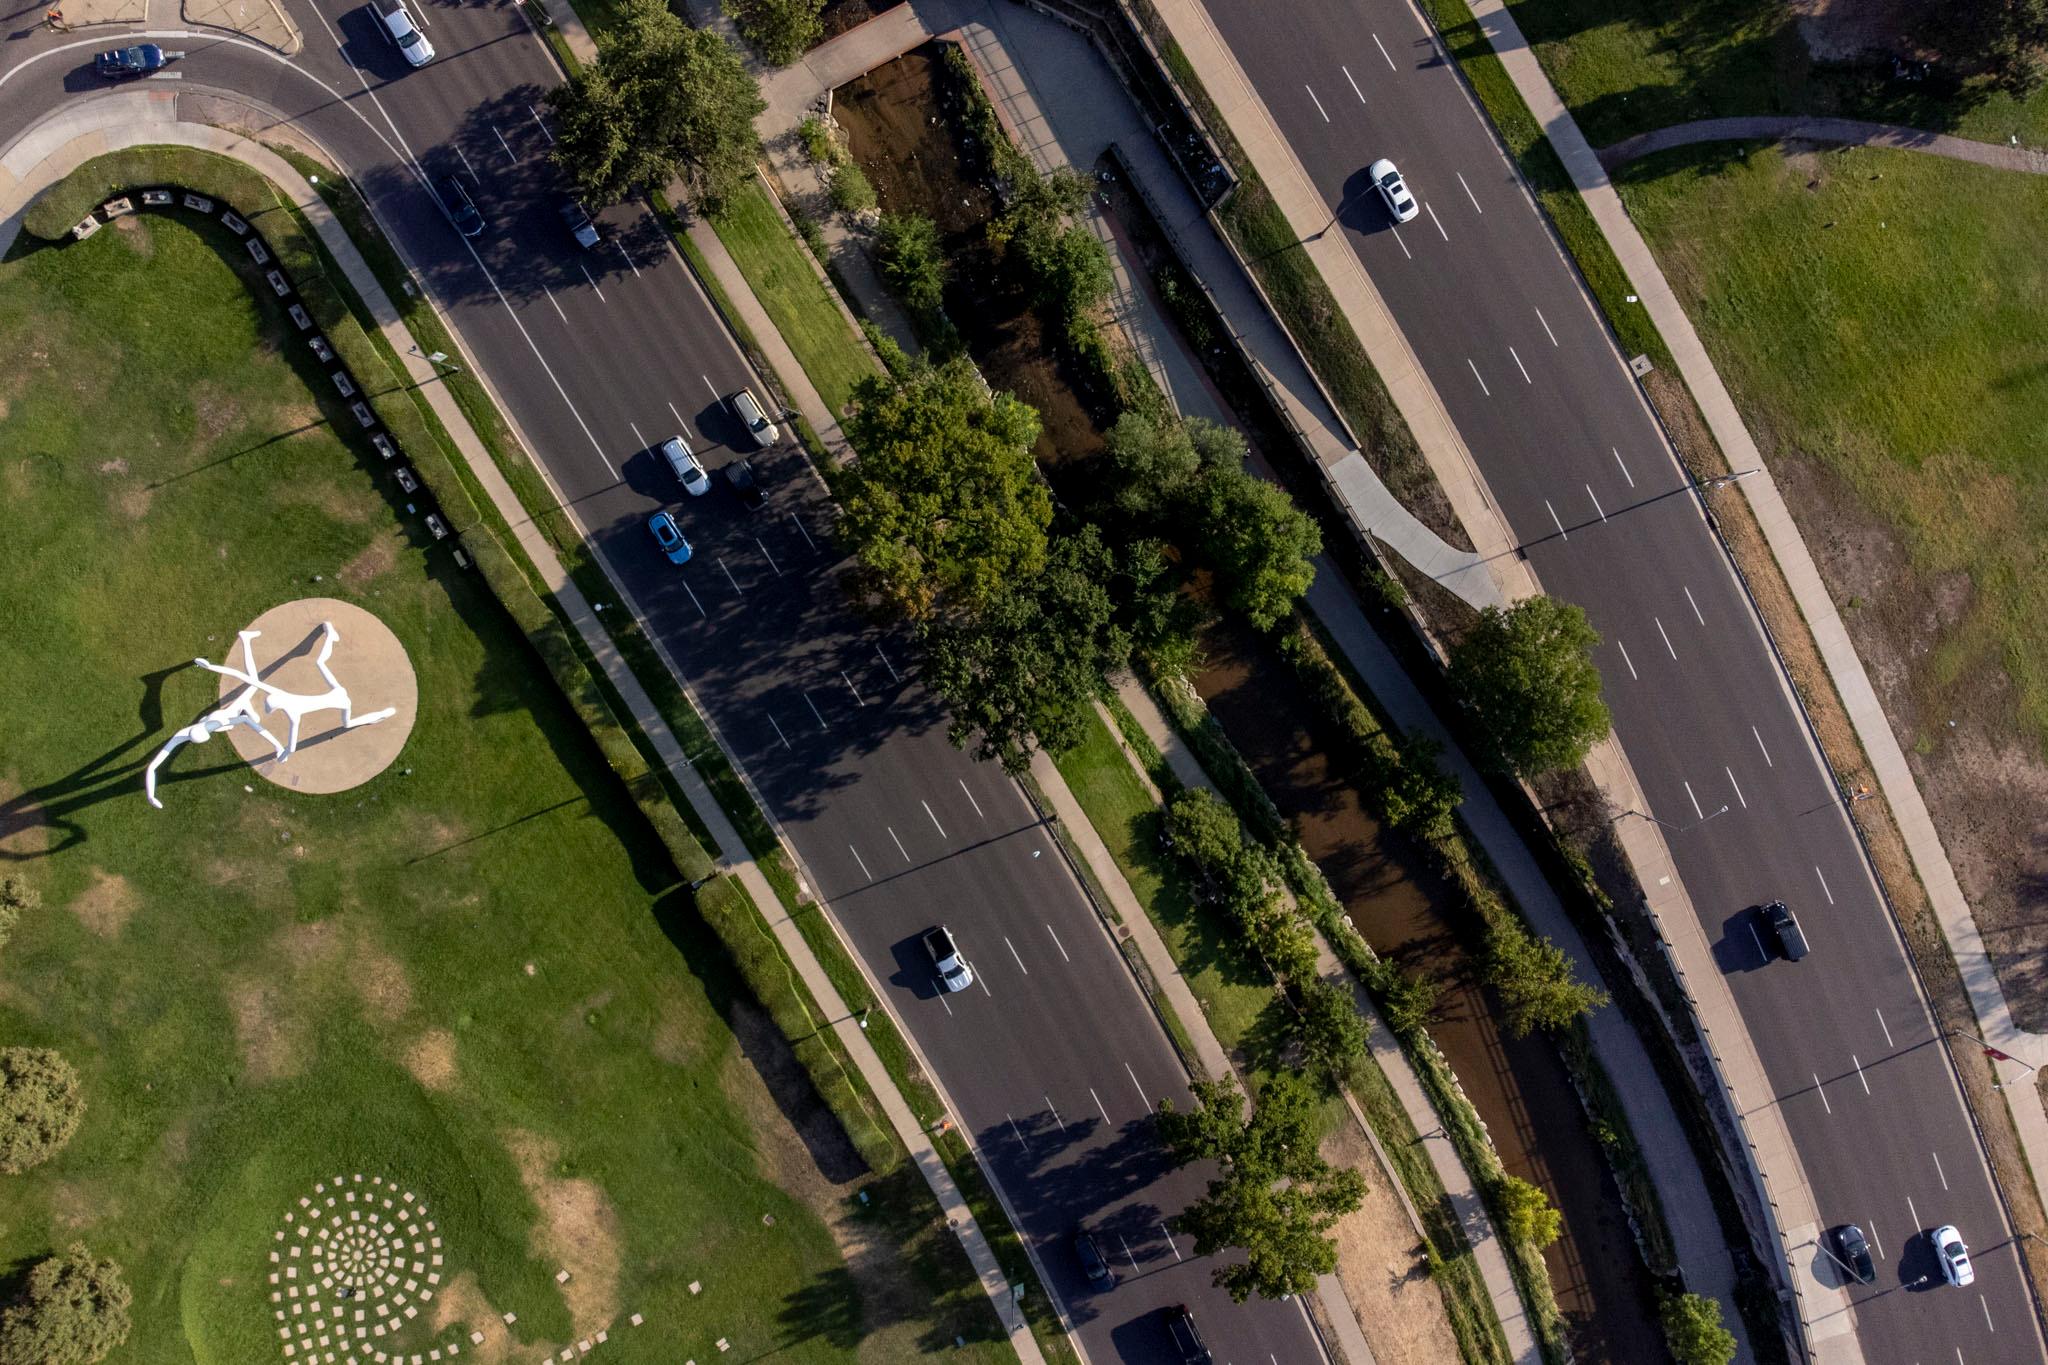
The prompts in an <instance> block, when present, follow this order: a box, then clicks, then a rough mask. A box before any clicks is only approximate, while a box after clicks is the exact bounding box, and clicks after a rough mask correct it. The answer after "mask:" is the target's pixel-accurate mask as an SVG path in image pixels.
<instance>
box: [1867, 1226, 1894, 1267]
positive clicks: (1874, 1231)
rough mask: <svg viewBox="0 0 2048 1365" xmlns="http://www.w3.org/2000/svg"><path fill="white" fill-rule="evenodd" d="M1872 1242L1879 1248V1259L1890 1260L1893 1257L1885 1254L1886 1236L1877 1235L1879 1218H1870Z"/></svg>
mask: <svg viewBox="0 0 2048 1365" xmlns="http://www.w3.org/2000/svg"><path fill="white" fill-rule="evenodd" d="M1870 1244H1871V1245H1872V1246H1874V1247H1876V1248H1877V1259H1878V1260H1880V1261H1888V1260H1890V1259H1891V1257H1889V1256H1887V1255H1885V1254H1884V1238H1882V1237H1880V1236H1878V1235H1877V1220H1876V1219H1875V1218H1873V1219H1871V1220H1870Z"/></svg>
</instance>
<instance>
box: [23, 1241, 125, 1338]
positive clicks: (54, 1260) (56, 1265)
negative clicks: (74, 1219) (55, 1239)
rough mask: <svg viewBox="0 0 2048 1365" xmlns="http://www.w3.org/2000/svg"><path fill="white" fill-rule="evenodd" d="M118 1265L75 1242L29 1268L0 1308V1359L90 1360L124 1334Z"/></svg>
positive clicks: (122, 1302) (122, 1297) (120, 1279)
mask: <svg viewBox="0 0 2048 1365" xmlns="http://www.w3.org/2000/svg"><path fill="white" fill-rule="evenodd" d="M134 1297H135V1296H134V1294H133V1292H132V1291H130V1290H129V1288H128V1285H127V1283H126V1282H125V1281H124V1280H123V1279H122V1278H121V1267H120V1266H118V1265H115V1264H114V1263H113V1262H112V1261H109V1260H105V1259H102V1258H98V1257H95V1256H94V1255H93V1254H92V1253H91V1252H90V1251H87V1250H86V1249H85V1247H84V1246H83V1245H82V1244H80V1243H77V1242H74V1243H72V1244H71V1248H70V1249H69V1250H68V1251H66V1252H65V1253H64V1254H63V1255H62V1256H50V1257H47V1258H45V1259H44V1260H42V1261H39V1262H37V1263H36V1265H35V1266H34V1267H33V1268H32V1269H31V1270H30V1271H29V1273H28V1275H27V1276H26V1277H25V1279H24V1280H23V1281H22V1285H21V1291H20V1293H19V1294H18V1295H17V1296H16V1297H15V1298H14V1299H13V1300H12V1301H10V1302H9V1303H8V1304H7V1305H6V1306H5V1307H4V1308H0V1365H93V1362H94V1361H97V1360H102V1359H104V1358H105V1357H106V1355H107V1353H108V1352H110V1351H112V1350H113V1349H114V1348H115V1347H117V1346H119V1345H120V1344H121V1343H122V1342H124V1341H126V1340H128V1330H129V1325H130V1324H129V1318H128V1305H129V1304H130V1303H131V1302H132V1301H133V1300H134Z"/></svg>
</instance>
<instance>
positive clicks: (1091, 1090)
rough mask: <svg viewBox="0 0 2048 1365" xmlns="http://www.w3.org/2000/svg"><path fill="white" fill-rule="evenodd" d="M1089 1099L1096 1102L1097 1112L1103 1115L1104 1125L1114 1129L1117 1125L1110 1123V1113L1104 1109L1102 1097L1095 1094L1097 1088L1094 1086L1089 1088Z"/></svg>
mask: <svg viewBox="0 0 2048 1365" xmlns="http://www.w3.org/2000/svg"><path fill="white" fill-rule="evenodd" d="M1088 1097H1089V1098H1090V1099H1092V1100H1094V1101H1095V1112H1096V1113H1098V1114H1100V1115H1102V1121H1103V1123H1104V1124H1107V1125H1108V1126H1109V1127H1112V1128H1114V1127H1115V1126H1116V1125H1115V1124H1113V1123H1110V1122H1109V1111H1108V1110H1107V1109H1104V1108H1103V1107H1102V1096H1100V1095H1098V1094H1096V1093H1095V1087H1094V1086H1092V1085H1091V1086H1089V1087H1088Z"/></svg>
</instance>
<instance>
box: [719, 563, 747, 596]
mask: <svg viewBox="0 0 2048 1365" xmlns="http://www.w3.org/2000/svg"><path fill="white" fill-rule="evenodd" d="M718 567H719V570H720V572H722V573H724V575H725V581H726V582H728V583H730V584H732V590H733V591H734V592H736V593H738V594H739V595H740V596H742V597H745V596H746V595H747V593H746V589H744V588H742V587H741V586H740V581H739V580H738V579H737V578H734V577H733V576H732V570H731V569H728V568H726V567H725V557H724V556H723V555H720V556H719V557H718Z"/></svg>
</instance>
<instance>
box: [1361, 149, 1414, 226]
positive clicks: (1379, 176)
mask: <svg viewBox="0 0 2048 1365" xmlns="http://www.w3.org/2000/svg"><path fill="white" fill-rule="evenodd" d="M1365 174H1366V176H1367V178H1369V179H1370V180H1371V181H1372V184H1373V188H1374V189H1376V190H1378V191H1379V192H1380V198H1381V199H1384V200H1385V201H1386V203H1387V212H1388V213H1391V214H1393V215H1394V221H1395V222H1397V223H1405V222H1407V221H1408V220H1409V219H1410V218H1413V217H1414V216H1415V215H1416V214H1418V213H1420V212H1422V210H1421V209H1419V208H1417V207H1416V206H1415V196H1414V195H1412V194H1410V193H1408V182H1407V181H1405V180H1403V179H1402V178H1401V173H1400V172H1399V171H1397V170H1395V169H1394V163H1393V162H1391V161H1389V160H1387V159H1386V158H1385V157H1381V158H1380V159H1379V160H1378V161H1375V162H1373V163H1372V165H1370V166H1367V167H1366V168H1365Z"/></svg>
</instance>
